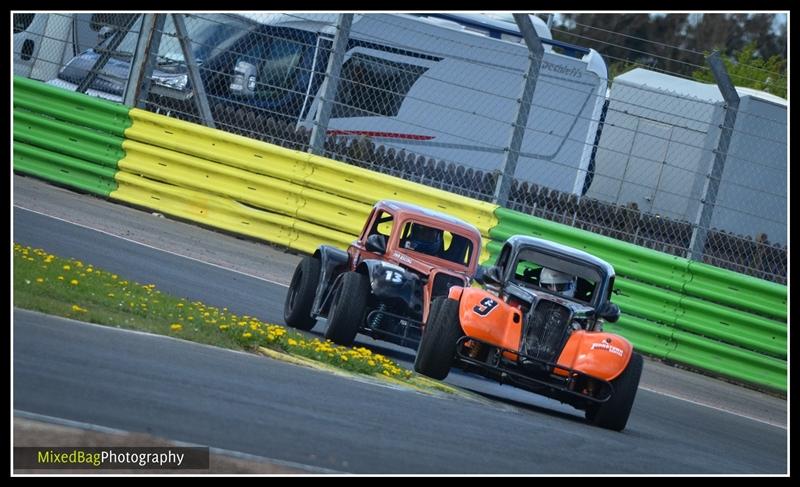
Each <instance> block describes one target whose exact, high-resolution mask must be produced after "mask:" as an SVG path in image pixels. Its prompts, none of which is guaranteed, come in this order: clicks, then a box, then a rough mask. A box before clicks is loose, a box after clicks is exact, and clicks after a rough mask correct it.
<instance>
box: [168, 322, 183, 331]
mask: <svg viewBox="0 0 800 487" xmlns="http://www.w3.org/2000/svg"><path fill="white" fill-rule="evenodd" d="M169 329H170V330H172V331H181V330H183V325H181V324H180V323H173V324H171V325H170V326H169Z"/></svg>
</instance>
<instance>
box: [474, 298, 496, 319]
mask: <svg viewBox="0 0 800 487" xmlns="http://www.w3.org/2000/svg"><path fill="white" fill-rule="evenodd" d="M496 306H497V301H495V300H494V299H492V298H483V300H481V304H479V305H477V306H475V307H474V308H472V311H474V312H475V314H477V315H480V316H486V315H488V314H489V313H490V312H491V311H492V310H493V309H494V308H495V307H496Z"/></svg>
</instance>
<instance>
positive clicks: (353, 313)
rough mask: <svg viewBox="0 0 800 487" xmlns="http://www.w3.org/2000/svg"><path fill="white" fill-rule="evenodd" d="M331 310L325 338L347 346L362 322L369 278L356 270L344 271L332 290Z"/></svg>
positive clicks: (367, 295)
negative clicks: (336, 285) (336, 286)
mask: <svg viewBox="0 0 800 487" xmlns="http://www.w3.org/2000/svg"><path fill="white" fill-rule="evenodd" d="M334 292H335V293H336V294H335V295H334V296H333V302H332V303H331V310H330V312H329V313H328V329H327V330H325V338H327V339H329V340H331V341H333V342H334V343H337V344H339V345H343V346H346V347H349V346H351V345H352V344H353V342H354V341H355V339H356V335H357V334H358V328H359V327H360V326H361V323H363V322H364V314H365V312H366V309H367V299H368V298H369V295H370V286H369V278H368V277H367V276H365V275H364V274H359V273H358V272H352V271H351V272H345V273H344V275H342V281H341V283H340V284H339V286H338V288H337V289H336V290H335V291H334Z"/></svg>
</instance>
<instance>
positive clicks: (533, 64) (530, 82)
mask: <svg viewBox="0 0 800 487" xmlns="http://www.w3.org/2000/svg"><path fill="white" fill-rule="evenodd" d="M514 20H516V21H517V25H518V26H519V31H520V33H522V37H523V38H524V39H525V44H526V45H527V46H528V71H527V73H525V83H523V86H522V93H521V94H520V97H519V99H518V105H519V106H518V108H517V118H516V121H515V122H514V128H513V130H512V132H511V138H510V139H509V142H508V147H507V149H506V157H505V159H504V160H503V164H502V166H501V167H500V174H499V177H498V178H497V185H496V186H495V190H494V197H493V198H492V202H494V203H496V204H498V205H500V206H506V205H507V204H508V195H509V193H510V192H511V181H513V180H514V173H515V172H516V169H517V159H519V150H520V147H521V146H522V139H523V138H524V137H525V127H526V126H527V125H528V114H529V113H530V111H531V103H532V102H533V92H534V90H535V89H536V81H537V80H538V78H539V66H540V65H541V62H542V57H543V54H544V47H542V42H541V41H540V40H539V36H538V35H536V29H534V27H533V23H531V19H530V17H528V14H514Z"/></svg>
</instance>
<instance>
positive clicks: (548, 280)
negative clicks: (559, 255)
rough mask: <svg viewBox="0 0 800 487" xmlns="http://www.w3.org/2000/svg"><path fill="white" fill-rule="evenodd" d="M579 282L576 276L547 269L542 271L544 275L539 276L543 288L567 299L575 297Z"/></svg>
mask: <svg viewBox="0 0 800 487" xmlns="http://www.w3.org/2000/svg"><path fill="white" fill-rule="evenodd" d="M577 281H578V280H577V279H576V278H575V276H571V275H569V274H565V273H563V272H559V271H554V270H553V269H548V268H547V267H545V268H543V269H542V274H541V275H540V276H539V282H540V283H541V285H542V287H543V288H545V289H549V290H551V291H553V292H557V293H558V294H560V295H562V296H564V297H567V298H572V297H574V296H575V288H576V287H577V284H578V282H577Z"/></svg>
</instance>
